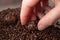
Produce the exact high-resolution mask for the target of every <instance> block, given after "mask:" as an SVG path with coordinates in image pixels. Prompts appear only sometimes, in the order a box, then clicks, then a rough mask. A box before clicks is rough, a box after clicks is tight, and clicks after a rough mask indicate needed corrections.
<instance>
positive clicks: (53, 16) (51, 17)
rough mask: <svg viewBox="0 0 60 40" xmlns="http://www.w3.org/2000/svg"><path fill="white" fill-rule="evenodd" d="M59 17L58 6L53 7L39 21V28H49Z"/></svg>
mask: <svg viewBox="0 0 60 40" xmlns="http://www.w3.org/2000/svg"><path fill="white" fill-rule="evenodd" d="M59 17H60V13H59V10H58V7H55V8H53V9H52V10H51V11H50V12H48V13H47V14H46V15H45V16H44V17H43V18H42V19H41V20H40V21H39V23H38V29H39V30H43V29H45V28H47V27H48V26H49V25H52V24H53V23H54V22H55V21H56V20H58V19H59Z"/></svg>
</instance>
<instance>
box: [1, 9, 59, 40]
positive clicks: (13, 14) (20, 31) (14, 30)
mask: <svg viewBox="0 0 60 40" xmlns="http://www.w3.org/2000/svg"><path fill="white" fill-rule="evenodd" d="M37 22H38V20H32V21H30V22H28V23H27V24H26V25H21V22H20V8H15V9H10V8H8V9H6V10H3V11H1V12H0V40H60V29H59V28H57V27H54V25H52V26H50V27H48V28H47V29H45V30H43V31H39V30H38V29H37Z"/></svg>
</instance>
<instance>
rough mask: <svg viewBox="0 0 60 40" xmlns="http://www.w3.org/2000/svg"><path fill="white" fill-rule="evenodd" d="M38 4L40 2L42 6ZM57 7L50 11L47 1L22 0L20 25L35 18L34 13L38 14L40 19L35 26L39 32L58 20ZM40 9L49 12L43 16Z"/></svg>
mask: <svg viewBox="0 0 60 40" xmlns="http://www.w3.org/2000/svg"><path fill="white" fill-rule="evenodd" d="M40 2H42V4H43V6H41V3H40ZM58 7H59V5H58V6H55V7H54V8H53V9H52V10H50V9H51V8H50V7H49V6H48V0H45V1H44V0H23V2H22V7H21V14H20V19H21V24H22V25H24V24H26V23H27V22H28V21H30V19H32V17H34V18H35V15H36V13H37V14H38V13H39V15H40V18H41V16H42V18H41V20H40V21H39V22H38V25H37V26H38V29H39V30H43V29H45V28H47V27H48V26H49V25H52V24H53V23H54V22H55V21H56V20H58V19H59V17H60V13H59V10H60V9H59V8H58ZM41 9H42V10H43V9H46V10H48V11H49V10H50V11H49V12H48V13H47V14H46V15H44V14H43V12H42V10H41Z"/></svg>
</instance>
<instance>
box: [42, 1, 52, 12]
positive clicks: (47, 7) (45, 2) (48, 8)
mask: <svg viewBox="0 0 60 40" xmlns="http://www.w3.org/2000/svg"><path fill="white" fill-rule="evenodd" d="M42 2H43V8H44V9H46V10H47V11H49V10H51V7H50V6H49V3H48V0H42Z"/></svg>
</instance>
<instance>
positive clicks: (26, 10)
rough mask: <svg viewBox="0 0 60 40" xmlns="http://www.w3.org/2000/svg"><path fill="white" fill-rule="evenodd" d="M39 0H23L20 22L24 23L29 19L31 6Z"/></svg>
mask: <svg viewBox="0 0 60 40" xmlns="http://www.w3.org/2000/svg"><path fill="white" fill-rule="evenodd" d="M39 1H40V0H23V2H22V7H21V14H20V19H21V24H22V25H24V24H26V22H27V21H28V20H29V19H30V17H31V14H32V7H33V6H35V5H36V4H37V3H38V2H39Z"/></svg>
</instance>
